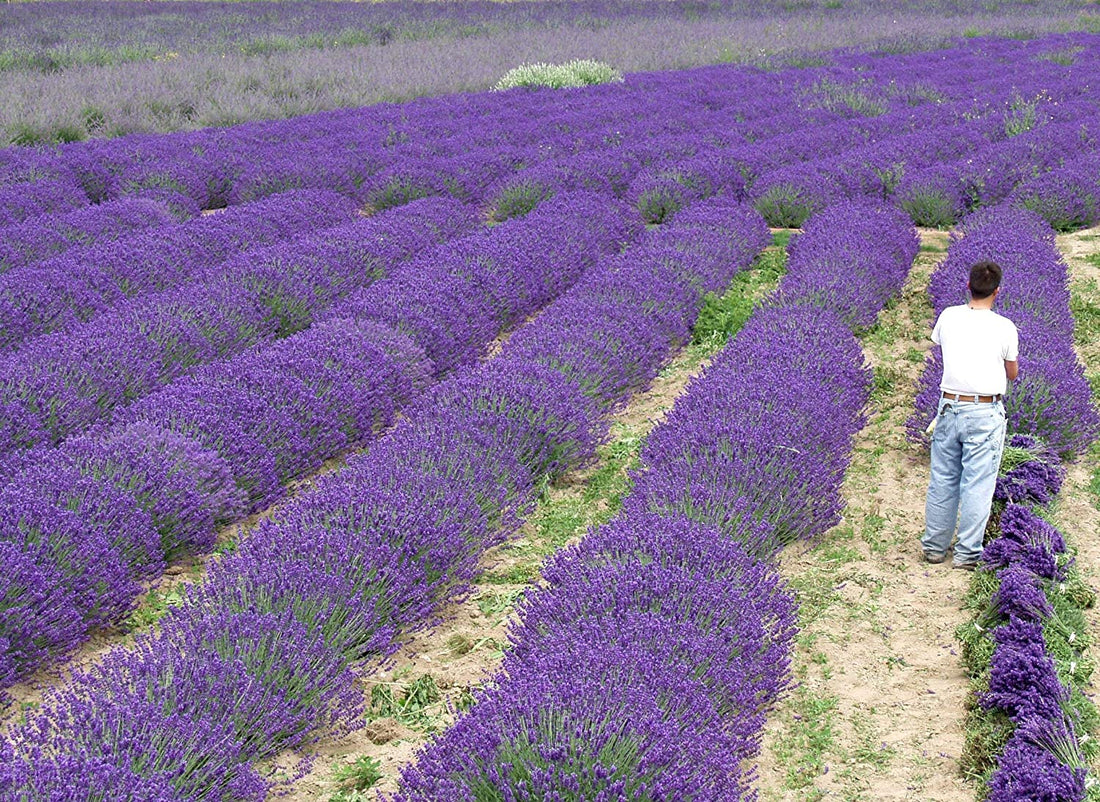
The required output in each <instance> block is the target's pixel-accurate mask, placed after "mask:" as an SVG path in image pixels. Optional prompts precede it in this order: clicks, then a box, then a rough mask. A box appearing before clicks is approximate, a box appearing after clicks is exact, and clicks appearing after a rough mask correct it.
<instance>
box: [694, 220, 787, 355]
mask: <svg viewBox="0 0 1100 802" xmlns="http://www.w3.org/2000/svg"><path fill="white" fill-rule="evenodd" d="M791 233H792V232H790V231H781V232H778V233H777V234H776V235H774V236H775V238H777V239H781V240H782V242H783V244H782V246H781V248H786V246H787V244H788V243H789V242H790V234H791ZM780 235H786V236H785V237H781V236H780ZM786 266H787V253H786V250H782V249H774V250H768V251H765V252H764V253H762V254H761V255H760V257H759V258H758V259H757V260H756V263H755V264H754V265H753V269H751V270H745V271H743V272H741V273H738V274H737V276H736V277H735V278H734V279H733V282H732V283H731V284H730V286H729V287H728V288H727V289H726V291H725V292H724V293H722V294H721V295H718V294H716V293H709V294H708V295H707V297H706V298H704V299H703V308H702V309H701V310H700V312H699V317H698V319H697V320H696V321H695V329H694V332H693V334H692V340H693V342H695V343H697V344H706V345H708V346H709V348H710V349H712V350H713V351H714V352H717V351H718V350H720V349H721V347H722V346H724V345H725V344H726V342H727V341H728V340H729V338H730V337H732V336H733V335H734V334H736V333H737V332H738V331H740V330H741V327H742V326H743V325H745V321H746V320H748V319H749V315H751V314H752V310H753V309H755V308H756V304H757V303H758V302H759V300H760V297H761V296H762V295H763V294H764V292H766V291H767V290H768V289H770V288H771V287H773V286H775V284H776V283H778V281H779V278H780V277H781V276H782V275H783V273H784V272H785V271H786Z"/></svg>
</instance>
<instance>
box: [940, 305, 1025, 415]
mask: <svg viewBox="0 0 1100 802" xmlns="http://www.w3.org/2000/svg"><path fill="white" fill-rule="evenodd" d="M932 342H934V343H936V344H937V345H939V346H940V347H942V348H943V381H941V382H940V389H941V390H944V391H946V392H949V393H961V394H963V395H998V394H1000V393H1003V392H1004V391H1005V390H1006V389H1007V387H1008V378H1007V376H1005V362H1006V361H1007V362H1015V361H1016V358H1017V357H1018V355H1019V348H1020V337H1019V334H1018V333H1017V331H1016V326H1015V324H1013V322H1012V321H1011V320H1009V319H1008V318H1006V317H1002V316H1001V315H998V314H997V313H996V312H994V311H993V310H992V309H971V308H970V306H969V305H967V304H963V305H961V306H949V307H947V308H946V309H944V310H943V311H942V312H941V313H940V317H939V319H938V320H937V321H936V327H935V328H934V329H932Z"/></svg>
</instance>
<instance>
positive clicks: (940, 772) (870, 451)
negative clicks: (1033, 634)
mask: <svg viewBox="0 0 1100 802" xmlns="http://www.w3.org/2000/svg"><path fill="white" fill-rule="evenodd" d="M922 243H923V247H922V253H921V254H920V256H919V257H918V258H917V260H916V263H915V265H914V268H913V270H912V272H911V274H910V277H909V280H908V282H907V284H906V286H905V288H904V290H903V293H902V295H901V297H900V298H899V299H898V300H897V301H896V302H895V303H894V304H893V305H892V308H889V309H887V310H886V311H884V312H883V313H882V314H881V315H880V317H879V321H880V322H879V325H878V326H877V327H876V328H875V329H874V330H872V331H871V332H870V333H869V334H868V335H867V336H866V337H865V338H864V351H865V353H866V356H867V359H868V361H869V363H870V364H871V365H872V366H873V367H874V370H875V391H874V394H873V397H872V401H871V404H870V409H869V423H868V425H867V426H866V427H865V428H864V430H863V431H862V432H861V433H860V434H859V435H858V437H857V439H856V443H855V453H854V456H853V460H852V464H851V466H850V468H849V471H848V474H847V477H846V479H845V482H844V486H843V490H842V492H843V495H844V498H845V500H846V502H847V509H846V511H845V517H844V520H843V521H842V522H841V523H840V524H839V525H838V526H836V527H834V528H833V529H831V530H830V531H829V532H827V533H825V534H824V535H822V536H821V537H820V538H819V539H818V540H817V541H816V542H814V543H809V544H795V545H793V546H789V547H788V548H787V549H786V550H785V551H784V552H783V554H782V555H781V570H782V572H783V574H784V575H785V576H787V577H788V578H789V580H790V582H791V584H792V585H793V586H794V588H795V589H796V591H797V592H798V595H799V599H800V604H801V621H800V630H801V632H800V635H799V638H798V643H797V646H796V649H795V655H794V659H793V673H794V677H795V680H796V682H797V683H798V685H797V687H796V688H795V689H794V690H793V691H792V692H791V693H790V694H789V695H788V696H787V697H786V699H785V700H784V701H783V702H782V703H781V705H780V706H779V708H778V709H777V710H776V711H775V712H774V713H773V714H772V716H771V717H770V720H769V725H768V728H767V732H766V734H765V739H764V744H763V748H762V751H761V758H760V770H759V783H758V787H759V789H760V797H761V799H762V800H764V801H765V802H772V801H774V800H815V799H821V798H825V797H835V798H841V799H845V800H891V799H910V800H916V799H920V800H942V801H944V802H946V801H947V800H952V801H954V800H960V801H961V800H971V799H973V796H974V793H973V791H972V790H971V789H969V788H968V787H967V786H966V785H965V783H964V782H963V781H962V780H961V779H960V778H959V777H958V772H957V762H958V757H959V753H960V751H961V750H962V746H963V719H964V713H965V709H964V703H965V700H966V692H967V682H966V678H965V676H964V674H963V671H962V667H961V665H960V661H959V659H958V657H957V654H956V651H957V650H956V647H955V642H954V636H953V630H954V628H955V627H956V626H957V625H958V624H959V623H961V622H962V621H963V620H964V617H965V614H964V612H963V611H962V610H961V609H960V604H961V601H962V598H963V594H964V592H965V589H966V587H967V582H968V580H969V577H970V575H969V574H967V573H965V572H963V571H952V570H951V566H950V564H944V565H926V564H925V563H923V561H922V552H921V549H920V544H919V537H920V533H921V529H922V527H923V520H924V488H925V487H926V486H927V482H928V461H927V457H925V456H924V455H923V454H922V452H921V451H920V450H919V449H918V448H917V447H915V446H912V445H910V444H909V443H907V442H906V440H905V419H906V417H907V416H908V415H909V413H910V411H911V410H912V408H913V397H914V393H915V390H916V383H917V378H918V376H919V375H920V372H921V370H922V368H923V364H924V356H925V353H926V352H927V350H928V348H929V347H930V342H929V341H928V339H927V337H928V331H929V329H930V321H931V307H930V305H929V303H928V300H927V296H926V289H927V284H928V278H929V275H930V274H931V271H932V269H933V268H934V267H935V265H936V264H938V262H939V261H940V260H941V259H942V257H943V250H944V249H945V248H946V243H947V238H946V235H945V234H943V233H942V232H933V231H929V232H922Z"/></svg>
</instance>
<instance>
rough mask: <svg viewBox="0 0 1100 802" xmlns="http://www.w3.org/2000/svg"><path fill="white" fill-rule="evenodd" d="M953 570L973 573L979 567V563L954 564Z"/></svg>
mask: <svg viewBox="0 0 1100 802" xmlns="http://www.w3.org/2000/svg"><path fill="white" fill-rule="evenodd" d="M951 567H952V568H958V569H959V570H960V571H973V570H974V569H976V568H977V567H978V564H977V563H954V564H953V565H952V566H951Z"/></svg>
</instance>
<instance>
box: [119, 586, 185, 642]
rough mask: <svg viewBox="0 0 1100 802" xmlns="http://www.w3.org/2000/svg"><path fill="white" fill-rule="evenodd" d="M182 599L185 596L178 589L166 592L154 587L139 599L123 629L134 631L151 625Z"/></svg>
mask: <svg viewBox="0 0 1100 802" xmlns="http://www.w3.org/2000/svg"><path fill="white" fill-rule="evenodd" d="M182 601H183V597H182V596H181V595H180V592H179V591H178V590H169V591H167V592H165V591H161V590H157V589H156V588H153V589H151V590H150V591H149V592H148V593H146V594H145V596H143V597H142V598H141V599H140V600H139V601H138V603H137V606H135V607H134V609H133V610H132V611H131V613H130V615H129V616H127V618H126V620H125V622H123V624H122V629H124V630H125V631H127V632H132V631H134V630H140V629H145V628H147V627H151V626H153V625H154V624H156V623H157V622H158V621H160V619H162V618H163V617H164V616H165V614H166V613H167V612H168V611H169V610H171V609H172V608H173V607H176V606H178V605H179V604H180V603H181V602H182Z"/></svg>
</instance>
